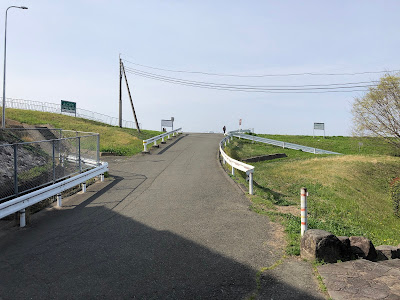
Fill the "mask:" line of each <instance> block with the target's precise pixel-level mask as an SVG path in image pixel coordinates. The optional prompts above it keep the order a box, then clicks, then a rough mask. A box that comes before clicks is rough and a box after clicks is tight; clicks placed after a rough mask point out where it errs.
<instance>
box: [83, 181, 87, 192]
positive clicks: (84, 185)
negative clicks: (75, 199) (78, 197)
mask: <svg viewBox="0 0 400 300" xmlns="http://www.w3.org/2000/svg"><path fill="white" fill-rule="evenodd" d="M82 193H86V182H84V183H82Z"/></svg>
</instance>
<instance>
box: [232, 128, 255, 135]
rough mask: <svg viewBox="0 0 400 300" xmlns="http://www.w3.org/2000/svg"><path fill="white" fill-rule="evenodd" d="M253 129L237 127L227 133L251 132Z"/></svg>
mask: <svg viewBox="0 0 400 300" xmlns="http://www.w3.org/2000/svg"><path fill="white" fill-rule="evenodd" d="M252 132H253V131H252V130H251V129H239V130H233V131H229V132H228V134H234V133H252Z"/></svg>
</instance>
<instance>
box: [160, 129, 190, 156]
mask: <svg viewBox="0 0 400 300" xmlns="http://www.w3.org/2000/svg"><path fill="white" fill-rule="evenodd" d="M186 136H188V134H182V135H181V136H180V137H179V138H177V139H176V140H175V141H173V142H172V143H171V144H169V145H168V146H167V147H165V148H163V149H161V150H160V151H159V152H158V153H157V155H161V154H163V153H164V152H165V151H167V150H168V149H169V148H171V147H172V146H173V145H175V144H176V143H177V142H179V141H180V140H181V139H183V138H184V137H186Z"/></svg>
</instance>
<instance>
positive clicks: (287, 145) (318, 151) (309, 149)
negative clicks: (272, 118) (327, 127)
mask: <svg viewBox="0 0 400 300" xmlns="http://www.w3.org/2000/svg"><path fill="white" fill-rule="evenodd" d="M229 134H230V135H231V136H234V137H237V138H239V139H246V140H250V141H254V142H259V143H264V144H269V145H273V146H278V147H282V148H288V149H293V150H301V151H303V152H308V153H314V154H341V153H338V152H333V151H327V150H322V149H318V148H313V147H308V146H302V145H297V144H293V143H287V142H282V141H276V140H271V139H267V138H261V137H258V136H254V135H248V134H240V133H237V132H236V133H235V132H233V133H229Z"/></svg>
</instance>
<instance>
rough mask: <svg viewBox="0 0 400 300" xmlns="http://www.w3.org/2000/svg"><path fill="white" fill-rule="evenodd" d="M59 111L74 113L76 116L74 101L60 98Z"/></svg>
mask: <svg viewBox="0 0 400 300" xmlns="http://www.w3.org/2000/svg"><path fill="white" fill-rule="evenodd" d="M61 112H66V113H71V114H75V117H76V102H70V101H65V100H61Z"/></svg>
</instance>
